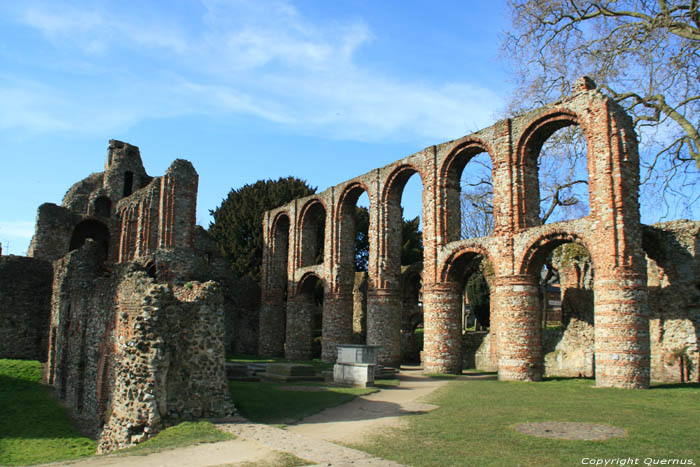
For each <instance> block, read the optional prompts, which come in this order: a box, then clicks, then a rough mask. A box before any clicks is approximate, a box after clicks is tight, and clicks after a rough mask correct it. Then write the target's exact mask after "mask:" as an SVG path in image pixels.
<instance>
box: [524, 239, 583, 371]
mask: <svg viewBox="0 0 700 467" xmlns="http://www.w3.org/2000/svg"><path fill="white" fill-rule="evenodd" d="M528 273H529V274H530V275H531V276H532V277H533V279H534V280H535V282H536V284H537V297H536V303H537V309H538V313H537V319H538V321H539V322H538V323H537V327H538V328H539V329H540V330H541V336H542V339H541V343H542V350H541V355H542V358H543V370H544V376H550V377H557V376H559V377H586V378H592V377H594V376H595V328H594V315H595V309H594V292H593V283H594V280H595V271H594V267H593V261H592V257H591V254H590V252H589V251H588V249H587V248H586V247H585V246H584V245H583V244H582V243H581V242H579V241H577V240H576V239H571V238H568V239H567V238H560V239H552V240H550V241H547V242H544V243H543V244H541V245H540V246H539V248H538V249H537V250H536V251H535V252H534V255H533V256H532V258H531V263H530V266H529V268H528Z"/></svg>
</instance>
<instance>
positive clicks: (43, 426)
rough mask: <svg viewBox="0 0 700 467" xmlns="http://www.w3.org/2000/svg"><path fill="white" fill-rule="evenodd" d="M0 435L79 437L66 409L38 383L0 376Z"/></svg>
mask: <svg viewBox="0 0 700 467" xmlns="http://www.w3.org/2000/svg"><path fill="white" fill-rule="evenodd" d="M0 400H2V417H0V438H2V439H9V438H20V439H42V438H50V439H55V438H59V439H61V438H63V439H74V438H76V437H81V435H80V433H78V431H77V430H76V429H75V428H74V427H73V425H72V424H71V423H70V421H69V419H68V415H67V412H66V409H65V408H64V407H62V406H61V405H60V404H59V403H58V402H57V401H56V400H54V399H53V397H51V394H50V393H49V389H48V388H47V387H46V386H44V385H43V384H41V383H38V382H34V381H28V380H26V379H24V378H14V377H11V376H7V375H0Z"/></svg>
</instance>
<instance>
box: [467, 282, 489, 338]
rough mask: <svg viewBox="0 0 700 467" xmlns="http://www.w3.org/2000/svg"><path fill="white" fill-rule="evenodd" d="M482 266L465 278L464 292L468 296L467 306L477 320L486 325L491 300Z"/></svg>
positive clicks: (487, 324) (487, 323)
mask: <svg viewBox="0 0 700 467" xmlns="http://www.w3.org/2000/svg"><path fill="white" fill-rule="evenodd" d="M482 269H483V268H479V269H477V270H476V271H475V272H474V274H472V275H471V276H470V277H469V279H467V286H466V292H467V297H468V298H469V306H471V308H472V312H473V313H474V316H476V319H478V320H479V322H480V323H481V324H482V325H484V326H486V327H488V326H489V324H490V316H491V304H490V303H491V302H490V292H489V284H488V283H487V282H486V276H485V275H484V271H483V270H482Z"/></svg>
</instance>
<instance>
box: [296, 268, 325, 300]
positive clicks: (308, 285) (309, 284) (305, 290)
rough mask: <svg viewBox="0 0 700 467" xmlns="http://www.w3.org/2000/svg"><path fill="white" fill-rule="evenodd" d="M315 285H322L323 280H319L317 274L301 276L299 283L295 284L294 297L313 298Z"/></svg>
mask: <svg viewBox="0 0 700 467" xmlns="http://www.w3.org/2000/svg"><path fill="white" fill-rule="evenodd" d="M317 283H321V285H324V283H323V279H321V277H319V275H318V274H316V273H315V272H313V271H310V272H307V273H304V275H303V276H301V279H299V282H298V283H297V287H296V290H295V294H294V295H302V294H304V295H310V296H313V294H314V293H315V292H316V287H317V285H316V284H317Z"/></svg>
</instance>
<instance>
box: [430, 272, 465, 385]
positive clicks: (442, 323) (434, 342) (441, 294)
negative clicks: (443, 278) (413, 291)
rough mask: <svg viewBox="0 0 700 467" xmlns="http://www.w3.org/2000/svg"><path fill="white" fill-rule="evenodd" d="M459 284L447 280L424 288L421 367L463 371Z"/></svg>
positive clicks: (452, 372)
mask: <svg viewBox="0 0 700 467" xmlns="http://www.w3.org/2000/svg"><path fill="white" fill-rule="evenodd" d="M461 299H462V294H461V293H460V290H459V286H458V284H456V283H451V282H446V283H441V284H431V285H429V286H425V287H424V289H423V328H424V341H423V356H424V361H423V369H424V371H425V372H426V373H450V374H460V373H461V372H462V316H461V312H462V309H461Z"/></svg>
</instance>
